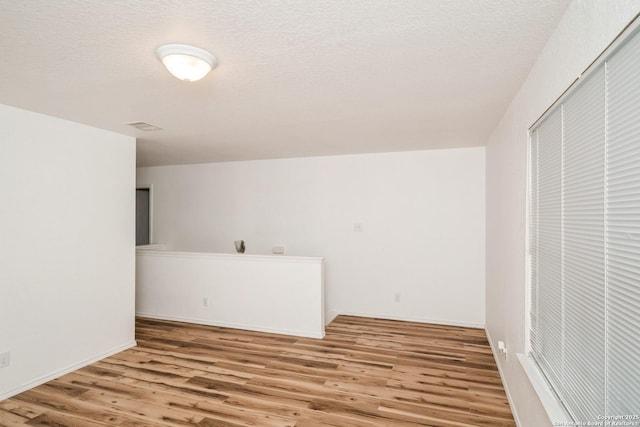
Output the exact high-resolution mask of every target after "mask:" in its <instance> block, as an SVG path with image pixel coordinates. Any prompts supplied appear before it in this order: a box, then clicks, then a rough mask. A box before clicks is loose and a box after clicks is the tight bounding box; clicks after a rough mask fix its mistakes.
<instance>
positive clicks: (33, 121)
mask: <svg viewBox="0 0 640 427" xmlns="http://www.w3.org/2000/svg"><path fill="white" fill-rule="evenodd" d="M134 171H135V140H134V139H133V138H130V137H126V136H122V135H117V134H114V133H110V132H105V131H101V130H98V129H93V128H90V127H87V126H83V125H79V124H76V123H71V122H68V121H64V120H59V119H55V118H52V117H47V116H43V115H40V114H35V113H31V112H27V111H23V110H19V109H16V108H12V107H9V106H4V105H0V353H2V352H5V351H10V352H11V364H10V366H9V367H6V368H1V369H0V400H1V399H3V398H5V397H8V396H9V395H12V394H15V393H17V392H19V391H22V390H24V389H26V388H29V387H30V386H33V385H35V384H38V383H40V382H43V381H45V380H47V379H51V378H53V377H55V376H56V375H57V374H59V373H61V372H65V371H67V370H70V369H72V368H74V367H78V366H80V365H84V364H86V363H89V362H91V361H92V360H94V359H96V358H100V357H102V356H103V355H106V354H110V353H112V352H115V351H118V350H120V349H123V348H125V347H128V346H131V345H133V344H134V291H135V282H134V280H135V276H134V274H135V271H134V268H135V253H134V251H135V240H134V237H135V236H134V209H135V208H134V191H133V188H134V185H135V176H134V173H135V172H134Z"/></svg>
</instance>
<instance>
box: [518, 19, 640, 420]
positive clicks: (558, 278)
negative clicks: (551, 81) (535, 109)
mask: <svg viewBox="0 0 640 427" xmlns="http://www.w3.org/2000/svg"><path fill="white" fill-rule="evenodd" d="M530 161H531V164H530V210H529V213H530V217H529V219H530V245H531V247H530V253H531V331H530V332H531V334H530V336H531V351H532V356H533V357H534V358H535V360H536V361H537V362H538V365H539V366H540V369H541V370H542V371H543V373H544V374H545V376H546V377H547V379H548V380H549V383H550V384H551V386H552V387H553V389H554V390H555V391H556V393H557V395H558V397H559V399H560V400H561V401H562V403H563V404H564V406H565V407H566V408H567V410H568V412H569V413H570V414H571V416H572V417H573V418H574V420H575V421H578V422H590V421H591V422H602V420H603V418H602V417H606V416H634V415H635V416H640V36H639V35H638V32H637V31H636V32H635V34H634V35H632V36H631V37H630V38H629V39H628V40H627V41H626V42H625V43H624V44H623V45H621V47H619V48H618V50H617V51H615V52H613V53H612V54H610V55H609V56H608V57H607V58H606V59H605V60H604V61H603V62H602V63H601V64H600V65H599V66H598V68H597V69H595V70H593V71H592V72H591V74H590V75H589V77H588V78H587V79H585V80H584V81H583V82H581V84H580V85H579V86H577V87H576V88H575V89H573V90H572V92H571V93H570V95H568V96H567V97H566V98H565V99H564V101H563V102H562V103H560V104H559V105H557V106H556V107H554V109H553V110H552V111H551V112H550V114H549V115H548V116H547V117H546V118H545V119H544V120H543V121H542V122H540V123H539V124H538V125H536V127H534V128H533V129H532V130H531V133H530ZM631 421H635V422H637V424H636V425H640V419H631Z"/></svg>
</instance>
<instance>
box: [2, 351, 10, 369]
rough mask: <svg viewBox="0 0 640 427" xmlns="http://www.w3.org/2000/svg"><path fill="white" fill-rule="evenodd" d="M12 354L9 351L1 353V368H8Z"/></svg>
mask: <svg viewBox="0 0 640 427" xmlns="http://www.w3.org/2000/svg"><path fill="white" fill-rule="evenodd" d="M10 355H11V353H9V352H8V351H7V352H5V353H0V368H6V367H7V366H9V362H10V358H9V356H10Z"/></svg>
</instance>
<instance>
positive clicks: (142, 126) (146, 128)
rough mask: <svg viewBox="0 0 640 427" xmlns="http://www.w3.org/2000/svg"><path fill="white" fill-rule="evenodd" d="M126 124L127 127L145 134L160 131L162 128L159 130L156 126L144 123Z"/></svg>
mask: <svg viewBox="0 0 640 427" xmlns="http://www.w3.org/2000/svg"><path fill="white" fill-rule="evenodd" d="M127 124H128V125H129V126H133V127H134V128H136V129H140V130H143V131H145V132H151V131H153V130H162V128H159V127H158V126H154V125H150V124H149V123H145V122H132V123H127Z"/></svg>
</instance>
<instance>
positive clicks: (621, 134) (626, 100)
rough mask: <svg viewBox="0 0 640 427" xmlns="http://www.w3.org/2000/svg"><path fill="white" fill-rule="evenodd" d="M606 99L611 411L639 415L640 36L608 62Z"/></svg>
mask: <svg viewBox="0 0 640 427" xmlns="http://www.w3.org/2000/svg"><path fill="white" fill-rule="evenodd" d="M607 98H608V99H607V104H608V105H607V108H608V116H607V117H608V119H607V121H608V123H607V171H608V173H607V178H608V179H607V194H608V198H607V223H608V233H607V248H606V250H607V358H608V363H607V368H608V371H607V375H608V382H609V384H610V385H611V386H610V387H608V388H607V410H608V411H609V412H610V413H613V414H628V413H633V414H639V415H640V36H638V35H636V36H635V37H633V38H632V39H631V40H630V41H629V42H628V43H627V44H626V45H625V46H623V47H622V48H621V49H620V51H619V52H618V53H617V54H616V55H614V56H613V57H612V58H611V59H610V60H609V61H608V64H607ZM630 396H632V397H633V399H630Z"/></svg>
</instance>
